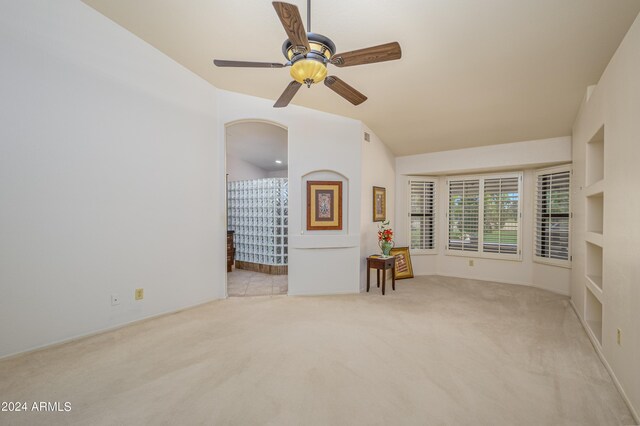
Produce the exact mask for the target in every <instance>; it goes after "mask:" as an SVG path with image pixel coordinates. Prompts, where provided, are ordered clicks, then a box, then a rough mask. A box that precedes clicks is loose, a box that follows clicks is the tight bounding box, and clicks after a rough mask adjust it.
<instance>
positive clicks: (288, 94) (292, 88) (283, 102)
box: [273, 80, 302, 108]
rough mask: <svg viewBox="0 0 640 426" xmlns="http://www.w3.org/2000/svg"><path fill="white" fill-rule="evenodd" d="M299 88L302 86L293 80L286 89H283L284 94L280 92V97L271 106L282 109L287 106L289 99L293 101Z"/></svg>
mask: <svg viewBox="0 0 640 426" xmlns="http://www.w3.org/2000/svg"><path fill="white" fill-rule="evenodd" d="M300 86H302V84H300V83H298V82H297V81H295V80H294V81H292V82H291V83H289V85H288V86H287V88H286V89H284V92H282V95H280V97H279V98H278V100H277V101H276V103H275V104H273V107H274V108H282V107H286V106H287V105H289V102H291V99H293V97H294V96H295V95H296V93H298V89H299V88H300Z"/></svg>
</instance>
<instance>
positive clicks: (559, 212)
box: [534, 166, 571, 265]
mask: <svg viewBox="0 0 640 426" xmlns="http://www.w3.org/2000/svg"><path fill="white" fill-rule="evenodd" d="M570 189H571V170H570V169H569V168H568V167H566V166H564V167H556V168H554V169H546V170H540V171H538V172H537V173H536V209H535V215H536V216H535V217H536V229H535V239H534V241H535V247H534V256H535V258H536V260H540V261H543V262H547V263H555V264H560V265H562V264H568V263H569V261H570V260H571V257H570V254H569V229H570V228H569V224H570V223H569V221H570V219H571V213H570Z"/></svg>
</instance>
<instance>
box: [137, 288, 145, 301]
mask: <svg viewBox="0 0 640 426" xmlns="http://www.w3.org/2000/svg"><path fill="white" fill-rule="evenodd" d="M142 299H144V289H143V288H136V300H142Z"/></svg>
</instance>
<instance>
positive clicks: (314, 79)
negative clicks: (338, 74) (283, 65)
mask: <svg viewBox="0 0 640 426" xmlns="http://www.w3.org/2000/svg"><path fill="white" fill-rule="evenodd" d="M326 76H327V66H326V65H325V64H324V63H323V62H320V61H318V60H316V59H308V58H305V59H299V60H297V61H296V62H294V63H293V65H291V77H292V78H293V79H294V80H295V81H297V82H298V83H300V84H306V85H307V87H311V85H312V84H315V83H319V82H321V81H322V80H324V78H325V77H326Z"/></svg>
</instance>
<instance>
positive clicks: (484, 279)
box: [430, 273, 571, 296]
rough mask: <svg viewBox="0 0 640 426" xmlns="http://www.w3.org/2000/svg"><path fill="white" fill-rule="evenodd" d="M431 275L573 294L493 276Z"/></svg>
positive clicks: (563, 294) (560, 293) (567, 294)
mask: <svg viewBox="0 0 640 426" xmlns="http://www.w3.org/2000/svg"><path fill="white" fill-rule="evenodd" d="M430 275H436V276H441V277H449V278H462V279H465V280H475V281H487V282H493V283H500V284H514V285H523V286H526V287H533V288H537V289H540V290H545V291H550V292H551V293H555V294H559V295H561V296H571V294H570V293H568V292H563V291H558V290H556V289H550V288H546V287H541V286H539V285H535V284H531V283H526V282H523V281H514V280H504V279H500V278H498V279H493V278H484V277H483V278H478V277H474V276H464V275H453V274H440V273H438V274H430Z"/></svg>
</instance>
